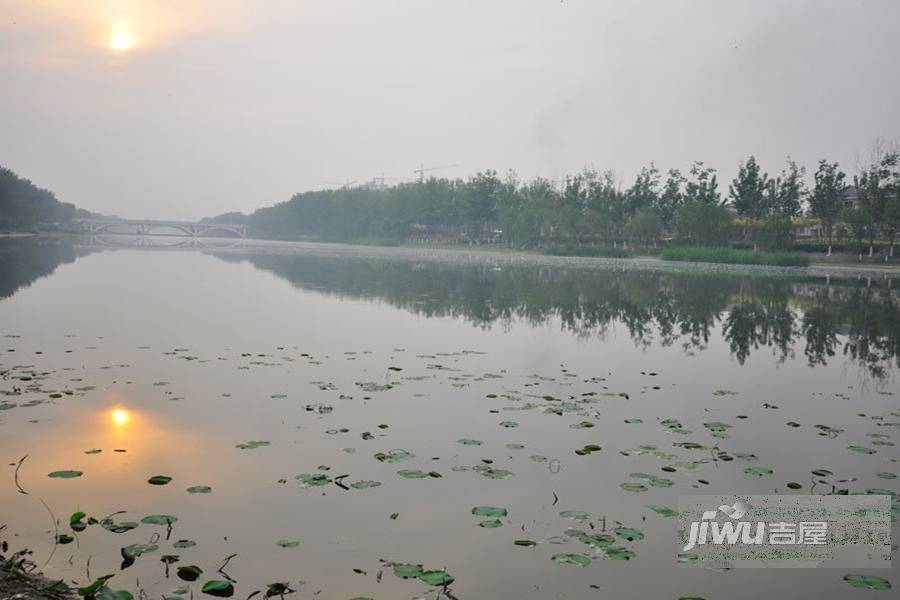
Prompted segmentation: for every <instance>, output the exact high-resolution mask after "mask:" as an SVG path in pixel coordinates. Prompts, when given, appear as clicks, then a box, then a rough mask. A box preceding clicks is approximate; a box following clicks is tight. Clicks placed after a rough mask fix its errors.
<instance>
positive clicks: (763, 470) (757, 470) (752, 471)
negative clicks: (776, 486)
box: [744, 467, 774, 477]
mask: <svg viewBox="0 0 900 600" xmlns="http://www.w3.org/2000/svg"><path fill="white" fill-rule="evenodd" d="M772 473H774V471H773V470H772V469H769V468H768V467H747V468H746V469H744V475H750V476H751V477H765V476H766V475H771V474H772Z"/></svg>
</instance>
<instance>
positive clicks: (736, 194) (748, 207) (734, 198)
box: [728, 156, 769, 219]
mask: <svg viewBox="0 0 900 600" xmlns="http://www.w3.org/2000/svg"><path fill="white" fill-rule="evenodd" d="M768 180H769V176H768V175H767V174H766V173H760V168H759V164H758V163H757V162H756V157H754V156H751V157H750V158H748V159H747V162H745V163H741V165H740V167H739V169H738V174H737V176H736V177H735V178H734V181H732V182H731V185H730V186H729V187H728V196H729V198H730V199H731V203H732V206H734V209H735V211H737V214H739V215H740V216H742V217H748V218H750V219H760V218H762V217H763V216H765V213H766V206H765V192H766V187H767V186H768Z"/></svg>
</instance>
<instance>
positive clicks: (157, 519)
mask: <svg viewBox="0 0 900 600" xmlns="http://www.w3.org/2000/svg"><path fill="white" fill-rule="evenodd" d="M177 520H178V517H176V516H173V515H147V516H146V517H144V518H143V519H141V523H144V524H145V525H166V526H168V525H171V524H172V523H174V522H175V521H177Z"/></svg>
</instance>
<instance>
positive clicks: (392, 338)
mask: <svg viewBox="0 0 900 600" xmlns="http://www.w3.org/2000/svg"><path fill="white" fill-rule="evenodd" d="M0 254H2V258H3V260H2V261H0V298H2V300H0V334H2V335H3V337H2V338H0V352H2V354H0V370H2V372H3V380H2V381H0V391H2V393H3V396H0V408H2V410H0V452H2V458H3V460H4V461H5V463H6V464H8V465H10V466H9V468H8V472H7V477H6V478H5V483H4V484H3V485H2V486H0V506H2V511H0V525H2V524H4V523H5V524H6V525H7V528H6V529H5V530H4V531H2V533H0V535H2V536H3V539H5V540H7V541H9V542H10V544H11V546H12V547H13V548H23V547H27V548H30V549H32V550H33V551H34V555H33V559H34V561H35V562H36V563H37V564H38V565H39V566H40V565H44V563H45V562H46V566H45V567H44V571H45V572H46V573H47V574H48V575H49V576H51V577H56V578H64V579H65V580H66V581H69V582H73V581H74V582H78V583H80V584H82V585H83V584H85V583H87V582H88V581H89V579H91V578H95V577H98V576H100V575H105V574H111V573H115V577H114V578H113V579H112V580H111V581H110V586H111V587H113V588H115V589H128V590H130V591H132V592H137V591H138V590H141V589H142V590H144V591H146V592H147V594H149V595H150V596H151V597H158V596H160V595H166V596H171V595H173V592H175V591H178V588H179V587H182V586H187V587H188V588H190V591H189V592H188V593H190V592H193V593H199V589H200V584H202V583H203V582H204V581H206V580H208V579H222V578H223V577H224V576H223V575H222V574H220V573H218V572H217V569H218V568H219V566H220V565H221V564H222V563H223V561H225V559H226V558H227V557H229V556H231V555H236V556H234V557H233V558H232V559H231V560H230V561H229V562H228V564H227V566H226V568H225V569H224V571H225V573H226V574H227V575H228V576H229V577H231V578H233V579H234V580H236V584H235V587H236V593H235V597H247V596H248V595H249V594H250V593H252V592H253V591H255V590H265V585H266V584H268V583H273V582H290V584H291V587H292V588H294V589H296V590H297V592H296V595H295V597H300V598H311V597H322V598H339V599H340V598H354V597H371V598H414V597H423V596H424V595H425V594H429V597H434V596H435V595H436V593H437V591H436V590H437V588H431V587H429V586H428V585H427V584H425V583H423V582H421V581H419V580H415V579H411V580H403V579H400V578H398V577H396V576H395V575H394V574H393V569H392V567H391V564H392V563H418V564H422V565H423V566H424V567H425V568H427V569H446V570H447V572H448V573H450V574H451V575H452V576H453V577H455V581H454V582H453V584H452V585H451V586H450V589H451V590H452V594H453V595H454V596H455V597H457V598H460V599H464V598H591V597H598V598H601V597H614V598H678V597H681V596H701V597H706V598H716V597H729V598H757V597H760V596H762V595H764V594H765V595H768V596H771V597H776V598H791V597H798V594H797V593H796V591H797V590H798V589H802V590H803V593H802V596H803V597H820V598H844V597H860V598H864V597H869V596H870V595H871V594H873V593H874V592H867V591H865V590H857V589H854V588H852V587H850V586H848V585H846V584H845V583H844V582H843V581H842V577H843V576H844V574H845V572H843V571H840V570H833V569H819V570H768V571H765V572H764V573H763V572H760V571H756V570H730V571H724V572H718V571H706V570H696V569H686V568H683V567H679V566H678V565H677V561H676V555H677V553H678V550H679V547H678V544H677V541H676V534H675V531H676V527H677V526H676V521H675V519H672V518H666V517H664V516H661V515H660V514H657V513H656V512H654V511H653V510H652V509H650V508H649V506H651V505H653V506H669V507H672V508H675V507H677V500H678V496H679V495H682V494H698V493H708V494H740V493H746V494H751V493H754V494H763V493H810V487H811V485H812V481H811V480H812V476H811V474H810V471H812V470H814V469H818V468H827V469H829V470H831V471H833V472H834V473H835V476H834V477H833V479H834V480H847V481H844V482H841V483H836V484H835V487H836V488H837V489H846V490H847V491H848V492H849V493H865V492H866V490H869V489H887V490H891V491H894V492H896V491H897V490H898V487H897V485H896V484H895V483H894V481H895V480H893V479H885V478H884V477H885V475H884V474H885V473H887V474H900V468H898V466H897V464H896V460H897V458H898V452H897V450H896V447H895V446H894V443H895V441H896V440H895V438H896V437H897V431H898V430H897V427H898V423H900V407H898V404H897V398H898V396H897V394H898V393H900V389H898V385H897V382H896V372H897V367H898V357H900V312H898V293H897V291H896V289H897V283H898V282H896V281H892V280H890V279H885V278H870V279H867V278H832V279H830V280H826V279H825V278H820V277H813V276H807V275H801V276H788V275H785V274H783V273H781V272H779V273H777V274H771V273H770V274H762V275H761V274H760V273H759V272H757V271H752V270H748V271H747V272H744V271H741V270H740V269H736V270H734V269H733V270H725V271H720V270H716V271H709V272H707V271H705V270H703V269H692V270H691V271H690V272H685V273H681V272H676V271H667V272H658V271H655V270H652V269H640V270H632V269H629V268H627V267H624V264H625V263H618V262H615V261H595V262H591V261H584V260H574V261H571V262H566V261H565V260H560V261H554V262H553V263H552V264H549V263H546V262H542V261H540V260H535V261H531V262H530V261H529V260H526V259H521V260H520V259H516V260H510V259H505V258H502V257H498V256H491V255H490V254H481V255H475V256H473V255H471V254H466V255H459V258H458V259H453V258H449V259H448V258H447V257H446V256H444V257H443V258H441V260H435V259H434V257H433V256H430V255H428V254H427V253H424V254H423V253H417V252H413V251H399V250H398V251H396V252H388V253H385V252H383V251H372V252H366V250H364V249H357V250H353V251H347V250H346V249H340V248H329V247H310V246H297V247H288V248H285V247H284V245H282V246H279V247H278V248H276V249H272V248H267V247H265V246H256V245H252V244H251V245H250V246H249V247H247V248H241V247H230V248H199V249H197V248H194V249H158V248H157V249H104V248H103V247H100V246H97V245H88V244H86V243H84V242H82V241H79V242H73V241H71V240H49V241H48V240H37V239H30V240H4V241H2V243H0ZM751 273H752V274H751ZM671 420H677V421H678V423H679V424H680V427H673V426H672V425H671ZM714 422H720V423H725V424H727V425H730V428H727V431H726V436H725V437H717V436H716V435H715V433H716V432H715V429H714V428H709V427H706V426H704V423H714ZM667 425H668V426H667ZM817 426H818V427H817ZM459 440H477V441H478V442H481V443H480V444H475V443H474V442H472V441H469V442H467V443H461V442H460V441H459ZM251 441H262V442H267V444H265V445H260V446H258V447H255V448H245V449H241V448H239V447H237V446H238V445H242V444H246V443H247V442H251ZM685 442H695V443H697V444H699V445H701V446H702V448H701V449H693V450H691V449H688V448H685V447H684V443H685ZM587 444H596V445H599V446H600V447H601V448H602V450H600V451H598V452H592V453H590V454H587V455H578V454H576V453H575V451H576V450H578V449H581V448H583V447H584V446H585V445H587ZM251 445H252V444H251ZM642 446H643V447H644V448H645V450H644V451H639V447H642ZM689 446H690V445H689ZM850 446H858V447H863V448H868V449H870V450H872V451H873V453H871V454H861V453H859V452H854V451H851V450H849V449H848V447H850ZM649 447H655V450H647V449H646V448H649ZM397 449H403V450H405V451H407V452H408V453H409V454H411V455H413V456H411V457H409V458H408V459H406V460H403V461H401V462H395V463H392V462H390V461H379V460H378V459H377V458H376V457H375V455H377V454H379V453H389V451H391V450H397ZM92 450H100V452H94V453H87V451H92ZM117 450H123V451H124V452H117ZM26 455H27V458H26V459H25V460H24V462H22V463H21V466H20V467H19V469H18V484H19V485H20V486H21V488H22V490H24V491H26V492H27V494H22V493H20V492H19V491H18V490H17V488H16V485H15V482H14V472H15V469H16V465H17V464H18V463H19V461H20V459H21V458H22V457H23V456H26ZM670 465H679V466H678V468H676V469H675V470H674V472H673V471H671V470H663V468H664V467H667V466H670ZM752 466H765V467H769V468H771V469H773V471H774V473H773V474H772V475H770V476H767V477H750V476H747V475H745V474H744V469H746V468H747V467H752ZM473 467H477V468H473ZM60 470H77V471H81V472H82V473H83V475H82V476H80V477H76V478H71V479H66V478H50V477H48V476H47V474H48V473H51V472H54V471H60ZM400 470H409V471H421V472H422V473H423V474H425V476H424V477H422V478H406V477H403V476H401V475H399V474H398V471H400ZM429 473H430V474H431V475H428V474H429ZM507 473H508V474H507ZM632 473H648V474H653V475H656V476H658V477H661V478H666V479H669V480H671V481H672V485H671V487H654V486H648V488H649V489H647V490H646V491H642V492H632V491H627V490H626V489H623V488H622V487H621V484H623V483H627V482H632V483H634V482H640V480H639V479H635V478H633V477H631V474H632ZM878 473H881V474H882V475H881V476H879V475H877V474H878ZM302 474H307V475H318V477H317V478H316V479H318V480H331V481H330V482H329V483H327V484H326V485H322V486H316V485H311V486H310V485H306V486H304V485H303V483H301V481H298V480H297V479H296V476H297V475H302ZM155 475H165V476H167V477H171V482H169V483H168V484H166V485H161V486H155V485H150V484H148V482H147V481H148V479H149V478H151V477H152V476H155ZM343 475H346V477H341V476H343ZM335 478H338V480H337V481H338V483H340V484H342V485H343V486H344V487H341V486H339V485H337V484H336V483H334V481H333V480H334V479H335ZM307 480H308V478H307ZM355 482H379V483H380V485H377V486H374V487H364V486H365V484H363V485H361V486H360V488H361V489H357V488H355V487H352V486H351V484H352V483H355ZM789 482H796V483H800V484H801V485H802V486H803V487H802V489H801V490H798V491H792V490H790V489H788V488H787V487H786V484H787V483H789ZM192 486H209V487H211V488H212V491H211V493H208V494H203V493H194V494H192V493H188V492H187V488H189V487H192ZM345 487H346V488H348V489H344V488H345ZM831 490H832V487H831V485H823V484H819V485H817V486H816V488H815V489H813V490H812V491H813V493H827V492H830V491H831ZM41 501H43V502H45V503H46V505H47V508H49V509H50V511H51V512H52V513H53V515H55V517H56V518H57V519H59V525H58V529H59V531H58V533H67V534H71V533H72V532H71V531H70V528H69V525H68V523H69V515H71V514H72V513H74V512H76V511H83V512H85V513H87V515H88V516H93V517H96V518H97V519H98V520H100V519H103V518H104V517H106V516H107V515H111V514H113V513H118V511H126V512H124V513H119V514H115V515H114V516H113V517H112V520H113V522H115V523H121V522H137V523H139V526H138V527H136V528H134V529H131V530H129V531H126V532H124V533H114V532H112V531H110V530H109V529H110V528H114V527H107V528H104V527H102V526H101V525H100V524H97V525H91V526H88V527H87V528H86V529H85V530H84V531H82V532H79V533H77V535H76V536H75V537H76V539H75V541H73V542H72V543H70V544H66V545H59V546H56V547H55V551H54V546H55V545H54V528H53V527H52V526H51V523H52V520H51V518H50V516H49V515H48V510H47V508H45V506H44V504H43V503H42V502H41ZM476 506H497V507H503V508H506V509H507V511H508V515H507V516H505V517H501V518H500V522H501V526H500V527H479V523H481V522H483V521H490V520H491V519H488V518H485V517H479V516H476V515H473V514H472V508H473V507H476ZM562 511H583V512H586V513H587V514H588V515H589V516H588V517H587V518H586V519H585V520H584V521H577V520H573V519H567V518H564V517H562V516H560V513H561V512H562ZM148 515H172V516H175V517H177V521H176V522H174V523H173V525H172V530H171V532H168V531H167V528H166V527H164V526H158V525H152V524H144V523H141V519H142V518H143V517H145V516H148ZM85 520H86V519H85ZM107 525H109V522H107ZM620 525H624V526H627V527H634V528H637V529H639V530H641V531H642V532H643V534H644V536H645V539H643V540H638V541H634V542H629V541H625V540H622V539H619V540H617V541H616V542H615V546H616V547H621V548H625V549H628V550H630V551H632V552H633V553H634V556H633V557H632V558H631V559H630V560H627V561H624V560H614V559H611V558H609V557H608V556H606V555H605V553H604V552H603V551H602V550H597V549H593V548H591V547H589V546H587V545H585V544H584V543H582V542H580V541H579V540H578V539H577V538H575V537H573V536H572V535H571V532H570V533H569V534H568V535H567V534H566V533H565V532H566V531H567V530H569V529H572V528H577V529H581V530H583V531H588V532H591V533H600V532H602V531H603V530H604V527H605V532H606V533H610V534H612V535H615V534H614V533H613V531H614V530H615V529H616V528H617V527H619V526H620ZM167 534H168V536H167ZM183 539H186V540H191V541H193V542H196V545H195V546H193V547H190V548H174V547H173V543H174V542H176V541H177V540H183ZM516 540H531V541H534V542H536V544H537V545H536V546H534V547H520V546H516V545H514V541H516ZM279 541H283V542H295V541H298V542H299V544H298V545H296V546H295V545H294V544H290V543H287V544H282V545H286V546H291V547H281V546H279V544H278V543H279ZM146 543H152V544H154V545H156V546H158V549H156V550H155V551H152V552H148V553H147V554H144V555H143V556H140V557H139V558H138V559H137V560H136V561H135V563H134V564H133V565H131V566H128V567H127V568H125V569H124V570H122V569H121V567H122V556H121V553H120V549H121V548H123V547H126V546H128V545H130V544H146ZM51 553H52V557H51ZM567 553H573V554H584V555H586V556H588V557H590V558H591V559H592V562H591V564H590V565H588V566H587V567H584V568H582V567H578V566H573V565H566V564H556V563H554V562H553V561H552V560H551V557H553V556H554V555H558V554H567ZM168 554H177V555H179V557H180V561H179V562H177V563H175V564H173V565H172V566H171V567H170V569H169V571H170V572H169V575H168V577H167V576H166V568H165V565H164V564H163V563H162V562H160V557H161V556H162V555H168ZM48 557H50V560H49V562H48ZM89 559H90V562H89V563H88V560H89ZM191 564H193V565H197V566H199V567H201V568H202V569H203V571H204V573H203V575H201V576H200V579H199V580H198V582H196V583H192V584H191V583H185V582H183V581H181V580H180V579H179V578H178V577H177V576H176V575H175V569H176V568H177V567H178V566H183V565H191ZM88 570H89V571H90V577H89V576H88ZM895 571H896V568H894V569H891V570H890V571H885V570H880V571H872V574H876V575H880V576H883V577H887V578H888V579H890V580H892V582H893V583H894V585H895V586H896V585H898V584H900V579H898V578H897V577H896V575H895ZM301 581H302V582H304V583H302V584H301V583H300V582H301Z"/></svg>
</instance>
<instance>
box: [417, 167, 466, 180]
mask: <svg viewBox="0 0 900 600" xmlns="http://www.w3.org/2000/svg"><path fill="white" fill-rule="evenodd" d="M458 166H459V165H442V166H440V167H428V168H427V169H426V168H425V165H421V166H420V167H419V168H418V169H413V173H418V174H419V183H422V181H424V180H425V173H427V172H428V171H437V170H440V169H452V168H453V167H458Z"/></svg>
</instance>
